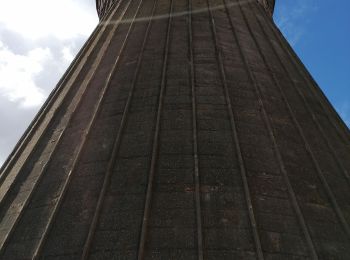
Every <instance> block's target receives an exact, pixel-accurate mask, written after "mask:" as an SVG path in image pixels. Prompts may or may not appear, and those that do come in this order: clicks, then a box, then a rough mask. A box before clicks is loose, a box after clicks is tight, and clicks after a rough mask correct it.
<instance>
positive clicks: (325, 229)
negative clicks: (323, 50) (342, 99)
mask: <svg viewBox="0 0 350 260" xmlns="http://www.w3.org/2000/svg"><path fill="white" fill-rule="evenodd" d="M273 6H274V1H271V0H269V1H266V0H259V1H256V0H176V1H175V0H121V1H112V0H111V1H108V0H105V1H103V0H98V1H97V10H98V13H99V16H100V18H101V22H100V24H99V25H98V26H97V28H96V30H95V31H94V33H93V34H92V36H91V37H90V39H89V40H88V41H87V43H86V44H85V46H84V47H83V49H82V50H81V52H80V53H79V55H78V57H77V58H76V59H75V61H74V62H73V63H72V65H71V67H70V68H69V69H68V71H67V73H66V74H65V75H64V77H63V78H62V80H61V81H60V82H59V83H58V85H57V87H56V88H55V90H54V91H53V92H52V94H51V95H50V97H49V98H48V100H47V102H46V103H45V104H44V106H43V108H42V109H41V110H40V112H39V114H38V115H37V117H36V118H35V119H34V121H33V122H32V124H31V125H30V127H29V128H28V130H27V131H26V132H25V134H24V135H23V137H22V138H21V140H20V141H19V142H18V145H17V146H16V148H15V150H14V151H13V153H12V154H11V155H10V157H9V158H8V160H7V161H6V163H5V164H4V166H3V168H2V169H1V176H0V182H1V187H0V254H1V255H0V258H1V259H32V258H34V259H39V258H42V259H139V260H141V259H176V260H178V259H186V260H187V259H199V260H202V259H220V260H221V259H259V260H262V259H318V258H319V259H349V255H350V227H349V226H350V176H349V174H350V173H349V171H350V133H349V129H348V128H347V127H346V126H345V124H344V123H343V122H342V121H341V119H340V118H339V116H338V115H337V114H336V112H335V111H334V109H333V108H332V106H331V105H330V104H329V102H328V101H327V99H326V98H325V96H324V95H323V93H322V92H321V91H320V89H319V88H318V86H317V84H316V83H315V82H314V81H313V79H312V77H311V76H310V75H309V74H308V72H307V70H306V69H305V68H304V66H303V65H302V63H301V62H300V60H299V59H298V58H297V56H296V55H295V53H294V52H293V50H292V49H291V48H290V46H289V45H288V43H287V42H286V40H285V39H284V37H283V36H282V35H281V33H280V32H279V31H278V29H277V28H276V26H275V24H274V23H273V21H272V18H271V15H272V12H273Z"/></svg>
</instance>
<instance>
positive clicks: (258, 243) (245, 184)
mask: <svg viewBox="0 0 350 260" xmlns="http://www.w3.org/2000/svg"><path fill="white" fill-rule="evenodd" d="M207 5H208V11H209V15H210V21H211V28H212V34H213V38H214V44H215V50H216V57H217V62H218V65H219V70H220V76H221V80H222V84H223V87H224V92H225V98H226V103H227V109H228V114H229V117H230V124H231V128H232V132H233V136H234V138H233V139H234V141H235V146H236V150H237V156H238V161H239V166H240V172H241V176H242V182H243V188H244V193H245V198H246V203H247V207H248V213H249V219H250V223H251V227H252V231H253V238H254V242H255V247H256V253H257V258H258V259H260V260H263V259H264V254H263V252H262V247H261V241H260V237H259V232H258V229H257V223H256V218H255V215H254V209H253V204H252V199H251V196H250V190H249V184H248V180H247V174H246V169H245V166H244V161H243V156H242V151H241V147H240V144H239V138H238V133H237V129H236V123H235V119H234V114H233V110H232V105H231V100H230V97H229V93H228V88H227V82H226V75H225V69H224V65H223V61H222V56H221V51H220V49H219V45H218V40H217V35H216V28H215V21H214V18H213V14H212V11H211V9H210V5H209V0H207Z"/></svg>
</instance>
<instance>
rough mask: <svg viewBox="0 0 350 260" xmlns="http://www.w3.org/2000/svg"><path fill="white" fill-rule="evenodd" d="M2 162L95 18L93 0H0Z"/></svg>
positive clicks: (89, 32) (88, 32) (92, 24)
mask: <svg viewBox="0 0 350 260" xmlns="http://www.w3.org/2000/svg"><path fill="white" fill-rule="evenodd" d="M0 6H1V8H0V122H1V123H2V125H1V127H0V165H1V164H2V162H3V161H4V159H5V158H6V157H7V155H8V154H9V152H10V151H11V149H12V147H13V146H14V144H15V143H16V142H17V140H18V139H19V137H20V135H21V134H22V132H23V131H24V129H25V128H26V127H27V126H28V124H29V122H30V121H31V118H33V117H34V114H35V113H36V112H37V110H38V109H39V108H40V106H41V104H42V103H43V102H44V101H45V99H46V97H47V95H48V94H49V93H50V92H51V90H52V89H53V88H54V87H55V85H56V83H57V81H58V79H59V78H60V77H61V75H62V74H63V72H64V71H65V70H66V68H67V66H68V65H69V64H70V62H71V61H72V60H73V58H74V56H75V55H76V53H77V52H78V50H79V49H80V48H81V46H82V44H83V43H84V41H85V40H86V38H87V37H88V36H89V35H90V34H91V32H92V30H93V29H94V27H95V26H96V24H97V22H98V18H97V14H96V11H95V1H94V0H30V1H28V0H16V1H12V0H0Z"/></svg>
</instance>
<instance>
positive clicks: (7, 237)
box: [0, 28, 105, 255]
mask: <svg viewBox="0 0 350 260" xmlns="http://www.w3.org/2000/svg"><path fill="white" fill-rule="evenodd" d="M104 29H105V28H104ZM102 32H103V31H102ZM99 33H101V32H99ZM98 40H99V39H96V41H98ZM82 53H83V52H82ZM91 53H92V51H91V52H90V54H91ZM90 54H89V55H90ZM94 73H95V71H94V72H93V74H94ZM62 88H63V87H62ZM86 89H87V88H85V90H83V91H84V92H83V93H82V95H81V97H80V99H79V100H78V104H77V105H76V107H75V108H74V109H73V111H72V113H71V117H70V118H69V119H68V122H67V124H66V127H65V128H64V129H63V131H62V132H61V134H60V135H59V136H58V140H56V145H55V146H54V148H53V150H52V152H51V154H50V156H49V158H48V160H47V162H46V163H45V165H44V166H43V167H42V170H41V174H40V175H39V176H38V179H37V182H36V183H35V185H34V186H33V188H32V190H31V192H30V193H29V195H28V197H27V199H26V201H25V202H24V204H23V206H22V210H21V211H20V212H19V214H18V216H17V219H16V220H15V222H14V223H13V226H12V227H11V230H10V231H9V232H8V233H7V235H6V237H5V239H4V241H3V243H2V245H1V248H0V255H1V254H2V253H3V250H4V247H5V245H6V243H7V241H8V239H9V238H10V236H11V235H12V232H13V230H14V229H15V228H16V226H17V224H18V222H19V221H20V219H21V217H22V214H23V210H24V209H25V208H26V207H27V206H28V204H29V201H30V199H31V197H32V196H33V194H34V192H35V190H36V188H37V186H38V184H39V182H40V181H41V178H42V177H43V176H44V174H45V173H46V170H47V166H48V165H49V163H50V161H51V158H52V155H53V154H54V153H55V151H56V148H57V147H58V143H59V141H60V139H61V137H62V136H63V134H64V132H65V130H66V129H67V126H68V125H69V123H70V120H71V118H72V117H73V114H74V113H75V111H76V110H77V109H78V107H79V105H80V103H81V100H82V97H83V96H84V95H85V93H86V92H85V91H86ZM62 102H63V101H62ZM56 111H57V110H56ZM54 116H55V114H54ZM42 135H43V133H42V134H41V136H42ZM28 158H29V156H28ZM16 179H17V176H16V178H15V180H14V182H15V181H16ZM12 185H14V184H13V183H11V186H10V187H9V188H11V187H12ZM6 196H7V193H6V194H5V195H4V197H3V198H2V200H1V201H0V204H1V203H2V202H3V200H4V199H6Z"/></svg>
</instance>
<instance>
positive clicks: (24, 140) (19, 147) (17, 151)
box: [0, 24, 106, 204]
mask: <svg viewBox="0 0 350 260" xmlns="http://www.w3.org/2000/svg"><path fill="white" fill-rule="evenodd" d="M101 27H103V26H101V24H98V25H97V26H96V28H95V30H94V32H93V33H92V35H91V36H90V37H89V39H88V40H87V42H86V43H85V44H84V45H83V47H82V48H81V50H80V51H79V53H78V54H77V56H76V57H75V58H74V60H73V61H72V63H71V64H70V66H69V67H68V69H67V70H66V72H65V73H64V74H63V76H62V77H61V79H60V80H59V82H58V83H57V84H56V87H55V88H54V90H53V91H52V92H51V93H50V95H49V96H48V98H47V100H46V101H45V103H44V104H43V106H42V107H41V109H40V110H39V112H38V113H37V114H36V116H35V118H34V119H33V120H32V122H31V123H30V125H29V127H28V128H27V130H26V131H25V133H24V134H23V135H22V137H21V138H20V140H19V141H18V142H17V144H16V145H15V147H14V149H13V152H12V153H11V154H10V155H9V157H8V158H7V160H6V161H5V162H4V163H3V165H2V167H1V169H0V174H1V175H0V183H1V184H2V183H3V182H4V181H5V180H6V178H7V177H8V173H7V174H6V173H5V172H7V171H9V170H11V169H12V167H13V164H14V163H15V160H16V161H17V160H18V157H19V156H20V155H22V152H23V150H24V149H25V148H26V145H28V143H29V141H31V139H29V138H32V137H33V134H34V133H35V132H34V130H36V129H37V127H38V126H39V123H42V120H43V119H44V115H46V114H47V112H48V110H49V108H51V107H52V105H53V104H54V102H55V101H56V98H57V97H58V96H59V95H60V93H61V91H62V90H63V89H64V88H63V86H65V85H64V84H66V83H67V80H68V79H70V78H71V76H72V75H71V72H73V71H74V70H73V69H75V68H76V66H77V65H78V64H79V63H80V62H81V60H82V58H83V57H84V55H85V54H86V53H85V51H86V50H88V49H89V48H90V49H91V44H92V43H94V42H95V41H98V40H99V39H100V37H101V35H102V33H103V31H104V30H105V28H106V26H105V27H104V28H101ZM99 28H101V30H99ZM91 53H92V51H90V53H89V54H88V55H87V59H88V58H89V57H90V55H91ZM81 68H82V67H81ZM79 73H80V71H79V72H78V75H79ZM73 74H74V73H73ZM69 90H70V89H69ZM69 90H68V91H67V93H66V95H67V94H68V92H69ZM64 98H65V97H63V99H62V101H61V103H62V102H63V100H64ZM57 110H58V109H56V110H55V111H54V113H53V116H52V118H53V117H54V116H55V115H56V112H57ZM52 118H51V119H50V121H49V123H50V122H51V120H52ZM49 123H48V124H49ZM44 133H46V129H45V130H43V132H42V134H41V135H40V137H41V136H43V135H44ZM40 137H39V138H38V140H39V139H40ZM37 144H38V142H36V143H35V145H34V147H33V148H32V150H31V151H30V152H29V155H28V156H27V158H25V160H24V162H23V163H22V166H21V168H22V167H23V166H24V165H25V164H26V162H27V160H28V159H29V158H30V157H31V155H32V154H33V151H34V150H35V148H36V146H37ZM19 172H20V170H19V171H18V174H19ZM18 174H17V175H18ZM17 175H16V176H15V178H14V180H13V181H12V182H15V181H16V178H17ZM11 185H12V184H11ZM11 187H12V186H9V187H8V190H9V189H10V188H11ZM6 193H7V191H6ZM1 203H2V199H1V201H0V204H1Z"/></svg>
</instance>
